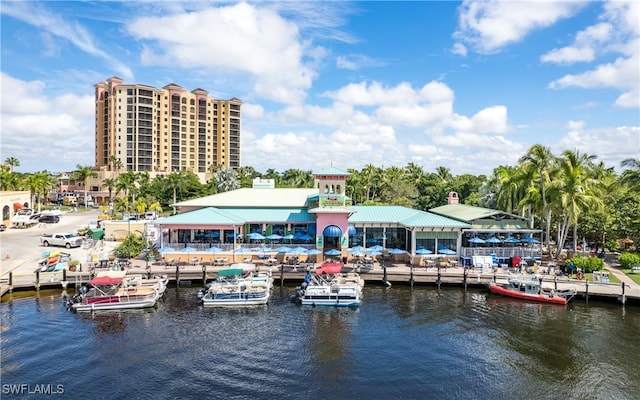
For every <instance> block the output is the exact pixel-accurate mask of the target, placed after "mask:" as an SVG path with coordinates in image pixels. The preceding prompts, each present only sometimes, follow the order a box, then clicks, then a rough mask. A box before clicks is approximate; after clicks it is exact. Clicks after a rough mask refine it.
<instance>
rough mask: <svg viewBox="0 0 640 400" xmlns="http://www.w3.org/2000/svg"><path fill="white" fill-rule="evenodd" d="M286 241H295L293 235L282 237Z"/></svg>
mask: <svg viewBox="0 0 640 400" xmlns="http://www.w3.org/2000/svg"><path fill="white" fill-rule="evenodd" d="M282 238H283V239H284V240H293V238H294V236H293V235H292V234H288V235H284V236H283V237H282Z"/></svg>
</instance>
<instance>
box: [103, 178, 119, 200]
mask: <svg viewBox="0 0 640 400" xmlns="http://www.w3.org/2000/svg"><path fill="white" fill-rule="evenodd" d="M117 185H118V181H117V179H115V178H106V179H105V180H103V181H102V186H104V187H106V188H107V190H108V191H109V202H112V201H113V196H112V194H113V191H114V190H115V188H116V186H117Z"/></svg>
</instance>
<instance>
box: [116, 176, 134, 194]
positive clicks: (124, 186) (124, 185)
mask: <svg viewBox="0 0 640 400" xmlns="http://www.w3.org/2000/svg"><path fill="white" fill-rule="evenodd" d="M137 180H138V174H136V173H135V172H133V171H127V172H125V173H124V174H122V175H118V178H117V183H116V193H119V192H124V197H126V198H127V199H128V198H129V197H130V196H131V198H132V200H134V199H135V191H136V183H137Z"/></svg>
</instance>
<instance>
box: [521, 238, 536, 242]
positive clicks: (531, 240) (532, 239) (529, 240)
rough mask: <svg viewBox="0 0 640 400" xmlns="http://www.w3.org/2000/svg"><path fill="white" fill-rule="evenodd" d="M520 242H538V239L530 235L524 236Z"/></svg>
mask: <svg viewBox="0 0 640 400" xmlns="http://www.w3.org/2000/svg"><path fill="white" fill-rule="evenodd" d="M521 242H522V243H538V241H537V240H536V239H534V238H532V237H526V238H524V239H522V240H521Z"/></svg>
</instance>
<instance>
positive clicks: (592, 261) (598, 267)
mask: <svg viewBox="0 0 640 400" xmlns="http://www.w3.org/2000/svg"><path fill="white" fill-rule="evenodd" d="M569 264H573V265H575V266H576V268H580V269H581V270H582V272H584V273H585V274H586V273H589V272H593V271H602V270H603V269H604V261H603V260H602V259H601V258H598V257H573V258H570V259H568V260H567V261H566V265H569Z"/></svg>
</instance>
